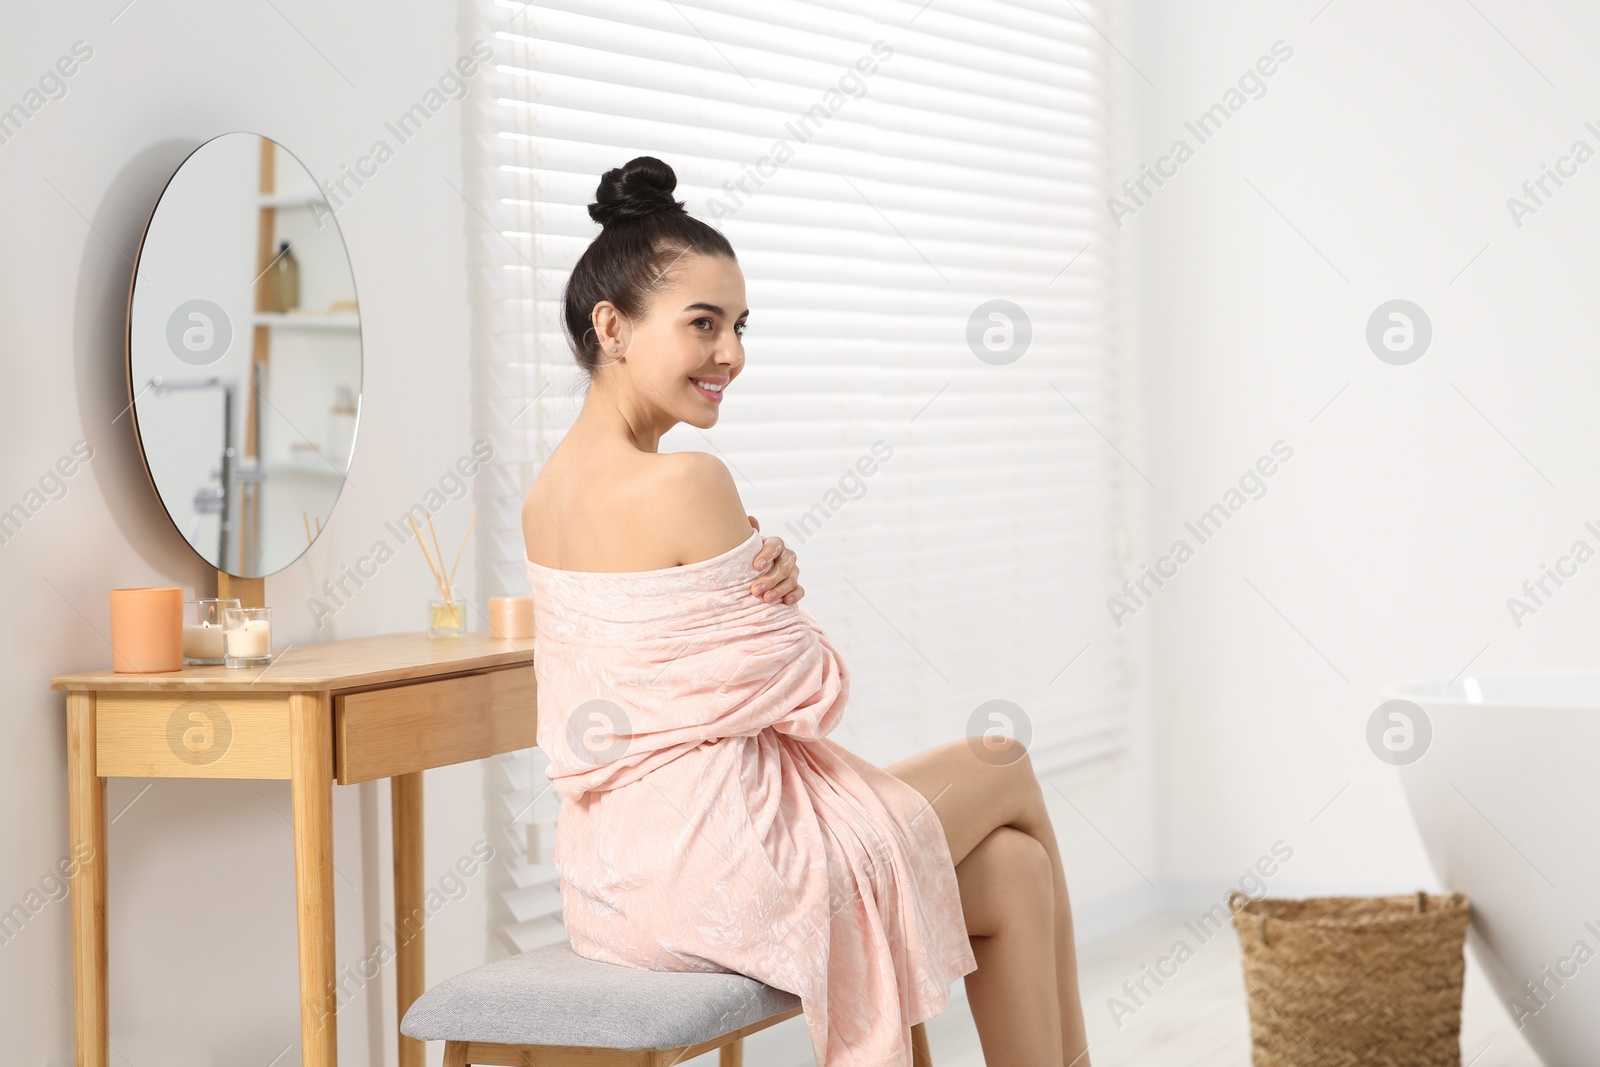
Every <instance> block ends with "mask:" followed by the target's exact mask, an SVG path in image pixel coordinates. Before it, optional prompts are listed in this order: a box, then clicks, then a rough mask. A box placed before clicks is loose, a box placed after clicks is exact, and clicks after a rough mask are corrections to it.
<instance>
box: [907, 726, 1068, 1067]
mask: <svg viewBox="0 0 1600 1067" xmlns="http://www.w3.org/2000/svg"><path fill="white" fill-rule="evenodd" d="M886 769H887V770H888V771H889V773H890V774H893V775H894V776H895V777H897V778H899V779H900V780H901V781H903V782H905V783H906V784H907V785H910V786H911V787H912V788H914V789H916V790H917V791H918V792H919V793H921V794H922V795H923V796H924V797H926V798H927V799H928V802H929V804H930V806H931V807H932V808H933V810H934V812H935V813H936V814H937V815H938V816H939V821H940V822H941V824H942V825H943V826H944V831H945V839H946V841H947V842H948V843H949V846H950V858H951V859H952V860H954V861H955V864H956V876H957V879H958V881H959V880H960V879H961V876H962V871H961V865H962V863H963V862H964V861H965V860H966V859H967V858H968V857H969V856H970V855H971V854H972V853H973V851H974V850H975V849H976V848H977V847H978V845H979V843H980V842H982V841H984V840H985V839H986V838H987V837H989V835H990V834H991V833H993V832H994V831H995V830H997V829H999V828H1000V827H1003V826H1008V827H1011V828H1013V829H1016V830H1020V831H1022V832H1023V833H1024V834H1027V835H1028V836H1029V837H1031V838H1033V839H1034V840H1035V841H1037V842H1038V844H1039V845H1040V846H1042V847H1043V849H1044V852H1045V855H1046V856H1048V857H1049V860H1050V871H1051V882H1052V884H1053V888H1054V894H1053V895H1054V915H1053V917H1052V918H1053V921H1052V924H1051V933H1052V934H1053V938H1054V947H1055V953H1054V965H1055V976H1056V981H1055V985H1056V990H1057V993H1058V996H1059V1001H1060V1017H1061V1042H1062V1048H1063V1049H1064V1051H1065V1064H1066V1067H1089V1047H1088V1039H1087V1037H1086V1035H1085V1032H1084V1026H1083V1004H1082V1001H1081V998H1080V996H1079V993H1078V959H1077V949H1076V947H1075V943H1074V940H1073V934H1072V907H1071V902H1070V900H1069V899H1068V896H1067V877H1066V873H1065V872H1064V870H1063V869H1062V866H1061V850H1060V846H1059V845H1058V844H1057V842H1056V835H1055V829H1054V827H1052V826H1051V824H1050V814H1049V811H1048V810H1047V809H1046V808H1045V803H1044V790H1043V789H1042V788H1041V787H1040V785H1039V779H1038V778H1037V777H1036V776H1035V775H1034V773H1033V763H1032V761H1031V760H1030V759H1029V758H1028V754H1027V749H1026V748H1025V747H1024V746H1023V745H1022V744H1020V743H1019V742H1017V741H1015V740H1006V741H1001V742H998V743H995V744H993V745H991V746H990V747H989V748H987V749H986V750H985V752H984V756H983V758H980V757H979V755H978V754H977V753H976V752H974V751H973V750H972V747H971V743H969V741H968V740H967V739H965V738H963V739H961V740H958V741H952V742H949V743H948V744H944V745H939V746H937V747H935V748H930V749H928V750H927V751H925V752H919V753H917V754H916V755H914V756H910V757H908V758H906V759H903V760H901V761H900V762H898V763H895V764H893V765H892V766H890V767H888V768H886ZM978 881H979V880H975V883H976V882H978ZM975 888H978V886H977V885H975ZM978 891H979V892H980V893H981V892H982V889H981V888H978ZM962 906H963V909H965V907H966V892H965V886H964V885H963V892H962ZM974 954H975V955H976V954H977V949H976V945H975V946H974ZM980 1025H981V1023H980Z"/></svg>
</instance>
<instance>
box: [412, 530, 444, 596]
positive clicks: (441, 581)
mask: <svg viewBox="0 0 1600 1067" xmlns="http://www.w3.org/2000/svg"><path fill="white" fill-rule="evenodd" d="M406 521H407V522H409V523H411V532H412V534H414V535H415V536H416V538H417V547H418V548H420V549H422V558H423V559H425V560H427V561H428V570H429V571H430V572H432V574H433V580H434V581H435V582H436V583H438V586H439V594H440V595H441V596H443V597H444V599H446V600H449V599H450V596H449V594H448V593H446V592H445V586H444V576H443V575H442V574H440V573H439V568H438V567H436V566H434V564H433V557H432V556H430V555H428V545H427V542H425V541H423V539H422V531H421V530H419V529H417V519H416V516H414V515H407V516H406Z"/></svg>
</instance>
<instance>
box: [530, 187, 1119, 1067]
mask: <svg viewBox="0 0 1600 1067" xmlns="http://www.w3.org/2000/svg"><path fill="white" fill-rule="evenodd" d="M675 187H676V178H675V176H674V174H673V172H672V169H671V168H670V167H668V166H667V165H666V164H665V163H663V162H661V161H660V160H658V159H655V158H654V157H651V156H640V157H638V158H637V159H634V160H632V161H631V162H629V163H628V164H627V166H625V167H622V168H617V169H614V170H611V171H608V172H606V174H605V176H604V177H603V178H602V180H601V182H600V186H599V189H598V191H597V194H596V202H595V203H594V204H591V205H590V206H589V215H590V217H591V218H593V219H594V220H595V221H596V222H599V223H601V224H602V230H601V233H600V235H599V236H598V237H596V238H595V240H594V241H593V243H592V244H591V245H590V246H589V248H588V249H587V250H586V251H585V252H584V254H583V256H582V257H581V258H580V259H579V261H578V263H577V265H576V266H575V267H574V269H573V272H572V275H571V277H570V279H569V280H568V284H567V288H566V292H565V306H564V317H565V326H566V330H567V333H568V336H569V338H570V340H571V342H572V345H573V350H574V353H575V355H576V358H577V360H578V363H579V364H580V365H581V366H582V367H583V369H584V370H585V371H586V372H587V374H588V375H589V379H590V388H589V391H588V393H587V395H586V397H585V400H584V405H583V409H582V411H581V412H580V414H579V415H578V418H577V419H576V421H575V422H574V423H573V425H572V427H571V429H570V430H569V431H568V432H567V434H566V436H565V437H564V438H563V440H562V441H561V443H560V445H559V446H558V447H557V448H556V449H555V450H554V451H553V452H552V454H551V455H550V457H549V459H548V461H547V462H546V463H545V465H544V467H543V469H542V470H541V471H540V473H539V476H538V478H537V479H536V481H535V482H534V484H533V486H532V488H531V489H530V490H529V492H528V496H527V501H526V504H525V506H524V510H523V532H524V536H525V538H526V542H527V557H528V574H529V579H530V582H531V584H532V586H533V590H534V604H535V615H536V629H537V637H536V645H535V667H536V673H537V675H538V684H539V711H540V715H539V734H540V745H541V747H542V748H543V749H544V750H545V752H546V753H547V754H548V755H549V757H550V765H549V766H550V769H549V772H548V773H549V775H550V780H551V783H552V786H553V787H554V788H555V789H556V790H557V791H558V792H559V793H560V794H561V795H562V796H563V797H564V798H565V799H566V801H567V803H565V804H564V805H563V807H562V811H561V815H560V817H559V820H558V829H557V834H556V844H555V861H556V867H557V869H558V871H559V872H560V874H561V894H562V905H563V918H564V921H565V923H566V926H567V931H568V934H569V937H570V939H571V942H572V946H573V949H574V950H575V951H576V952H578V953H579V954H580V955H583V956H586V957H589V958H591V959H601V960H606V961H609V962H613V963H619V964H624V965H631V966H643V967H653V968H657V969H667V970H715V971H732V972H736V973H740V974H746V975H749V976H750V977H753V978H757V979H759V980H761V981H763V982H765V983H766V984H768V985H770V986H773V987H775V988H779V989H785V990H788V991H790V992H792V993H795V994H796V995H798V996H800V997H801V1000H802V1004H803V1006H804V1008H805V1015H806V1023H807V1026H808V1028H809V1031H810V1036H811V1040H812V1044H813V1050H814V1052H815V1055H816V1062H817V1063H818V1065H819V1067H845V1065H869V1064H870V1065H873V1067H878V1065H884V1067H887V1065H903V1064H908V1063H910V1052H909V1044H908V1037H909V1027H910V1026H911V1025H912V1024H913V1023H916V1022H920V1021H922V1020H923V1019H926V1018H928V1017H931V1016H932V1015H935V1014H937V1013H938V1012H939V1011H941V1010H943V1009H944V1007H945V1006H946V1005H947V1003H948V996H949V993H948V986H949V983H950V981H951V980H952V979H953V978H955V977H957V976H965V984H966V988H967V996H968V1001H969V1003H970V1005H971V1009H972V1014H973V1017H974V1019H975V1021H976V1022H977V1026H978V1032H979V1035H980V1038H981V1041H982V1045H983V1052H984V1058H985V1060H986V1061H987V1062H988V1063H990V1064H994V1065H997V1067H999V1065H1005V1067H1036V1065H1037V1067H1045V1065H1049V1067H1058V1065H1064V1064H1068V1065H1073V1067H1088V1063H1089V1060H1088V1056H1087V1047H1086V1041H1085V1036H1084V1026H1083V1015H1082V1009H1081V1007H1080V1003H1079V996H1078V983H1077V967H1076V960H1075V954H1074V948H1073V934H1072V916H1071V911H1070V908H1069V904H1068V899H1067V885H1066V879H1065V877H1064V875H1063V873H1062V865H1061V857H1060V854H1059V851H1058V849H1057V845H1056V837H1055V833H1054V831H1053V829H1052V828H1051V825H1050V818H1049V815H1048V814H1047V812H1046V809H1045V804H1044V797H1043V793H1042V791H1041V789H1040V786H1039V783H1038V781H1037V780H1036V778H1035V777H1034V774H1033V770H1032V767H1031V765H1030V762H1029V760H1028V756H1027V753H1026V752H1025V751H1024V750H1023V748H1022V747H1021V746H1020V745H1017V744H1015V743H1012V744H1010V745H1002V746H1000V747H999V748H998V749H996V750H992V751H989V752H986V753H984V754H982V756H980V755H979V754H978V753H977V752H975V750H974V748H973V747H972V746H971V745H969V743H968V741H967V740H966V739H960V740H956V741H952V742H950V743H949V744H946V745H942V746H940V747H937V748H934V749H931V750H929V751H927V752H923V753H920V754H918V755H916V756H913V757H911V758H909V759H906V760H903V761H901V762H899V763H896V764H894V765H893V766H891V767H889V768H887V769H883V768H878V767H876V766H874V765H872V764H870V763H868V762H866V761H865V760H862V759H860V758H859V757H857V756H855V755H853V754H852V753H850V752H848V751H847V750H845V749H844V748H843V747H841V746H839V745H838V744H836V743H834V742H833V741H831V740H829V739H828V738H827V737H826V736H825V735H826V734H827V733H828V732H829V731H830V730H831V729H832V728H833V727H834V726H835V725H836V724H837V722H838V721H839V719H840V717H841V715H842V713H843V710H844V706H845V701H846V697H847V695H848V691H849V681H848V679H849V675H848V671H847V669H846V668H845V666H844V663H843V661H842V660H840V658H839V657H838V654H837V651H836V650H835V649H834V647H833V646H832V644H831V643H830V642H829V641H828V638H827V636H826V634H825V633H824V632H823V631H822V628H821V627H820V626H819V625H818V624H817V622H816V620H815V619H814V618H813V617H812V616H811V615H810V613H809V612H807V611H806V610H805V609H804V608H802V607H800V606H799V603H798V602H799V600H800V597H801V596H802V595H803V592H804V590H803V589H802V587H801V586H800V585H799V584H798V581H797V574H796V571H795V567H794V553H793V552H792V551H790V550H789V549H787V548H784V547H783V544H782V541H781V540H780V539H778V538H762V537H760V536H759V531H758V530H754V531H753V530H752V529H751V527H752V526H755V525H756V523H755V519H754V518H753V517H751V516H747V515H746V514H745V512H744V508H743V506H742V504H741V503H740V500H739V494H738V492H737V490H736V489H735V486H734V483H733V479H732V478H731V477H730V475H729V473H728V471H727V468H726V467H725V466H724V465H723V464H722V462H721V461H719V460H718V459H717V458H715V457H714V456H712V455H709V454H707V453H704V452H675V453H668V454H661V453H659V452H658V451H657V446H658V444H659V442H660V439H661V435H662V434H664V433H665V432H666V431H667V430H668V429H670V428H671V427H672V426H674V425H676V424H677V423H680V422H684V423H688V424H689V425H691V426H697V427H700V428H702V429H705V428H709V427H711V426H713V425H715V423H716V421H717V413H718V411H717V409H718V407H719V406H720V405H721V404H723V403H725V402H726V401H725V397H726V396H728V395H729V391H730V386H731V384H732V383H733V382H734V381H735V380H736V379H737V378H738V376H739V374H740V372H741V371H742V370H743V368H744V344H743V341H742V335H743V333H744V329H745V323H746V321H747V317H748V309H747V308H746V305H745V287H744V278H743V275H742V274H741V272H740V270H739V266H738V263H737V261H736V259H735V256H734V253H733V249H732V248H731V247H730V246H729V245H728V243H727V241H726V239H725V238H724V237H723V236H722V235H721V234H720V233H718V232H717V231H716V230H714V229H712V228H711V227H710V226H707V225H706V224H705V223H703V222H700V221H698V220H696V219H694V218H692V217H691V216H689V215H688V214H687V213H686V212H685V211H684V210H683V205H682V204H681V202H679V201H677V200H675V199H673V196H672V192H673V189H674V188H675ZM730 546H731V547H730ZM929 811H931V812H932V813H933V816H934V817H933V818H927V817H926V816H927V814H928V812H929Z"/></svg>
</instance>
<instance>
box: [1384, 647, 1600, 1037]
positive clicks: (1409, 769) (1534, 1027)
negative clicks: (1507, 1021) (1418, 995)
mask: <svg viewBox="0 0 1600 1067" xmlns="http://www.w3.org/2000/svg"><path fill="white" fill-rule="evenodd" d="M1384 699H1386V700H1388V699H1401V700H1409V701H1411V702H1413V703H1414V704H1416V705H1418V706H1420V707H1421V708H1422V709H1423V711H1425V712H1426V713H1427V716H1428V719H1429V723H1430V725H1431V727H1432V739H1431V742H1430V743H1429V745H1428V747H1427V749H1426V750H1425V751H1424V753H1423V755H1422V756H1421V757H1420V758H1418V759H1416V760H1415V761H1414V762H1412V763H1409V764H1406V765H1404V766H1401V767H1400V776H1401V780H1402V782H1403V783H1404V785H1405V793H1406V798H1407V800H1408V801H1409V803H1410V805H1411V812H1412V815H1413V816H1414V817H1415V819H1416V822H1417V827H1418V829H1419V830H1420V831H1421V834H1422V840H1423V843H1424V845H1425V846H1426V848H1427V851H1428V856H1429V858H1430V859H1431V860H1432V861H1433V867H1434V870H1435V872H1436V873H1437V874H1438V876H1439V879H1440V880H1441V881H1442V882H1443V883H1444V885H1445V886H1447V887H1448V888H1449V889H1451V890H1453V891H1457V892H1461V893H1465V894H1466V895H1467V896H1468V898H1470V900H1471V902H1472V907H1473V920H1472V934H1471V938H1472V944H1473V946H1474V949H1475V951H1476V953H1477V955H1478V958H1479V959H1480V960H1481V961H1482V963H1483V965H1484V968H1485V970H1486V971H1487V972H1488V975H1489V979H1490V981H1491V983H1492V984H1493V985H1494V988H1495V992H1496V993H1497V994H1498V995H1499V998H1500V1001H1501V1003H1502V1004H1505V1005H1506V1007H1507V1010H1508V1011H1512V1013H1513V1016H1514V1017H1516V1018H1518V1019H1519V1021H1520V1022H1521V1024H1522V1033H1523V1035H1524V1036H1525V1037H1526V1038H1527V1040H1528V1043H1529V1044H1530V1045H1532V1046H1533V1048H1534V1050H1535V1051H1537V1052H1538V1053H1539V1055H1540V1056H1541V1057H1543V1059H1544V1061H1545V1063H1546V1064H1547V1065H1548V1067H1594V1065H1595V1064H1600V671H1539V672H1499V673H1483V674H1476V675H1466V676H1464V677H1462V678H1460V679H1458V680H1456V681H1455V682H1453V683H1451V682H1444V681H1422V682H1410V683H1406V684H1403V685H1396V686H1393V687H1391V688H1390V689H1389V690H1388V691H1387V692H1385V693H1384ZM1579 945H1582V946H1583V948H1582V949H1578V946H1579ZM1575 950H1576V951H1575ZM1590 954H1592V956H1591V955H1590ZM1528 982H1533V983H1536V984H1537V985H1536V990H1537V996H1535V995H1534V993H1533V992H1530V990H1529V989H1528V988H1527V987H1526V986H1525V983H1528ZM1519 1004H1520V1005H1521V1007H1520V1008H1518V1007H1517V1006H1516V1005H1519ZM1462 1051H1463V1054H1464V1055H1465V1056H1468V1057H1470V1056H1473V1055H1475V1054H1476V1053H1477V1051H1478V1050H1476V1049H1463V1050H1462Z"/></svg>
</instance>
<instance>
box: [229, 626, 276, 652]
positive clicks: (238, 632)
mask: <svg viewBox="0 0 1600 1067" xmlns="http://www.w3.org/2000/svg"><path fill="white" fill-rule="evenodd" d="M223 636H224V637H225V639H226V641H227V649H228V655H230V656H232V657H233V658H234V659H260V658H261V657H262V656H265V655H266V654H267V653H268V652H269V651H270V650H271V649H272V620H271V619H246V620H245V621H244V625H243V626H240V627H237V628H235V629H232V630H224V631H223Z"/></svg>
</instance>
